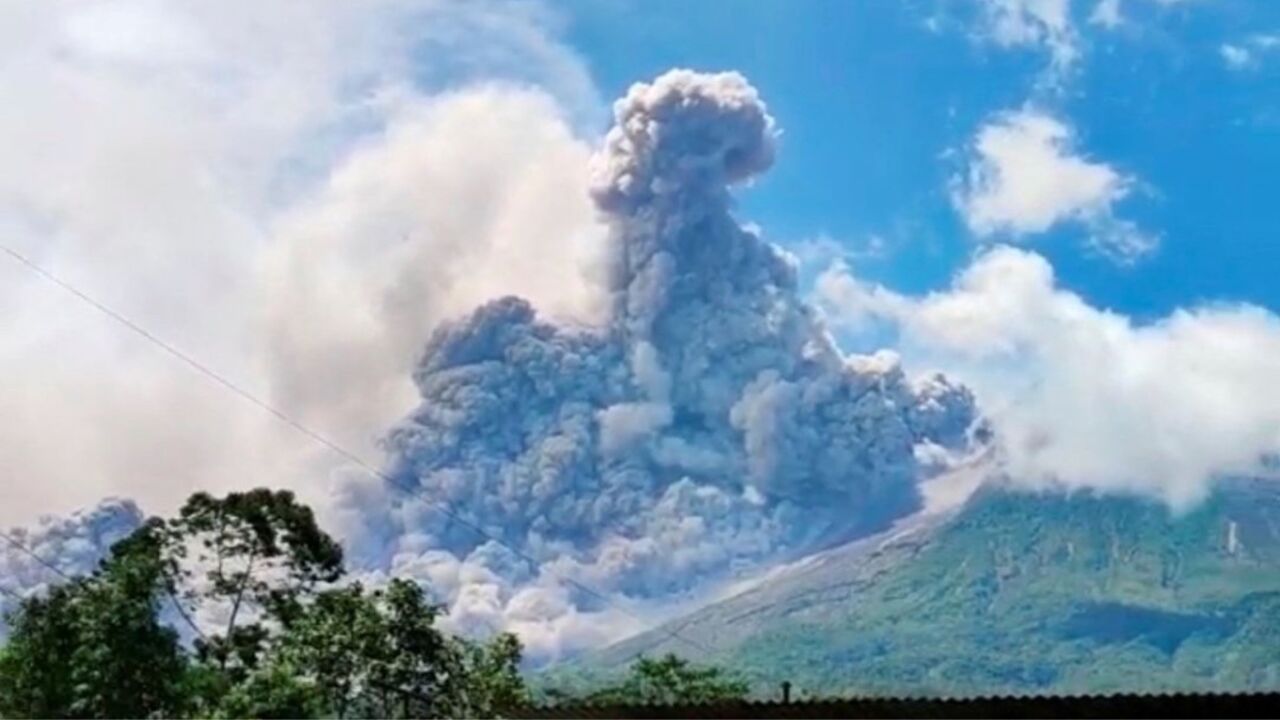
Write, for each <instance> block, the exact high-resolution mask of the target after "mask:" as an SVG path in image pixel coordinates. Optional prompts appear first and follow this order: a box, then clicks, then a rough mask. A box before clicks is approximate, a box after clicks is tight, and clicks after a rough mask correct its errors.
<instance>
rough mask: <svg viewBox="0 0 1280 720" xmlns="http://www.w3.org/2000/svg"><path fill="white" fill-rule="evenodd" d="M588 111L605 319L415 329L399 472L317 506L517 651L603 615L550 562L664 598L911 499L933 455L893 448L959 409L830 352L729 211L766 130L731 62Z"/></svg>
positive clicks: (360, 555) (927, 440)
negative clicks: (610, 121) (413, 399)
mask: <svg viewBox="0 0 1280 720" xmlns="http://www.w3.org/2000/svg"><path fill="white" fill-rule="evenodd" d="M614 111H615V116H616V124H615V126H614V128H613V129H612V130H611V131H610V132H609V134H608V136H607V137H606V139H605V142H604V147H603V149H602V151H601V152H600V153H599V154H598V155H597V157H596V158H595V159H594V161H593V167H592V187H591V195H592V198H593V199H594V201H595V203H596V205H597V207H598V209H599V211H600V212H601V214H602V215H603V217H604V220H605V222H606V223H607V225H608V227H609V238H608V243H609V247H608V248H607V250H608V273H607V274H608V279H607V285H608V296H609V302H610V308H609V313H608V319H607V321H605V322H604V323H603V325H601V326H597V327H567V326H563V325H557V324H553V323H551V322H548V321H546V320H544V319H542V318H540V317H539V315H538V313H537V310H536V309H535V308H534V307H532V306H531V305H530V304H529V303H528V302H526V301H525V300H522V299H520V298H517V297H505V298H500V299H496V300H493V301H491V302H488V303H486V304H484V305H482V306H481V307H479V308H477V309H475V310H474V311H473V312H471V313H470V314H469V315H467V316H466V317H463V318H461V319H458V320H456V321H453V322H450V323H446V324H444V325H442V326H441V327H439V328H438V329H436V330H435V332H434V333H433V334H432V336H431V338H430V340H429V341H428V342H427V345H426V348H425V350H424V352H423V354H422V356H421V361H420V362H419V363H418V365H417V368H416V370H415V371H414V382H415V384H416V386H417V389H418V392H419V393H420V395H421V403H420V404H419V405H418V407H417V409H415V410H413V411H412V412H411V413H410V414H409V416H408V417H406V418H405V419H404V420H403V421H402V422H401V423H399V424H398V425H397V426H396V427H395V428H394V429H393V430H392V431H391V432H390V434H389V435H388V437H387V439H386V449H387V450H388V452H389V455H390V460H389V472H390V473H391V474H392V475H393V476H394V478H395V479H396V480H397V483H398V484H400V485H403V486H406V487H411V488H413V491H412V492H401V491H400V490H398V489H393V488H388V487H383V486H382V484H381V483H380V481H377V480H373V479H362V478H352V480H351V481H350V482H349V483H347V484H346V485H345V487H344V489H343V491H342V492H343V495H342V497H340V498H338V499H337V502H336V505H337V508H338V509H337V510H336V511H335V513H334V516H335V517H336V518H337V519H338V520H339V524H340V525H341V526H342V529H343V531H344V533H345V534H346V535H347V536H348V537H349V538H350V540H351V550H352V553H353V559H355V560H356V561H358V562H359V563H361V564H363V565H365V566H366V567H369V568H375V569H379V570H389V571H391V572H395V573H399V574H411V575H415V576H419V577H421V578H423V579H424V580H427V581H428V582H429V584H430V585H431V586H432V587H433V588H434V589H435V590H436V592H437V593H438V594H439V596H440V599H441V600H442V601H444V602H446V603H448V605H449V606H450V619H451V620H452V621H453V622H455V623H456V624H457V625H458V626H459V627H461V628H463V629H467V630H476V631H483V630H485V629H491V628H495V627H506V628H509V629H514V630H516V631H518V632H521V633H522V634H523V635H524V636H525V640H526V642H527V643H530V645H531V650H532V652H533V653H534V654H535V655H551V654H555V653H557V652H560V651H562V650H564V649H566V648H571V647H573V646H575V645H579V644H582V643H584V642H592V641H595V640H598V639H600V636H601V634H607V633H609V632H617V631H619V630H620V629H623V630H625V628H619V627H617V625H618V621H619V618H618V616H617V614H616V613H615V612H611V611H610V609H609V608H607V607H603V606H602V605H601V604H600V603H599V602H597V601H596V598H593V597H587V596H584V595H583V594H582V593H580V592H575V591H574V588H573V587H572V586H566V585H565V584H563V583H562V582H561V579H562V578H564V577H571V578H573V579H575V580H578V581H580V582H582V583H585V584H588V585H590V586H592V587H594V588H596V589H598V590H600V591H603V592H606V593H610V594H613V595H614V596H615V597H617V598H619V600H620V601H626V600H640V599H651V598H659V597H664V598H670V597H672V596H676V595H678V594H680V593H686V592H688V591H690V590H692V589H694V588H696V587H697V586H699V585H701V584H703V583H705V582H706V581H708V580H709V579H713V578H716V577H726V576H730V575H732V574H733V573H734V572H737V571H741V570H744V569H747V568H750V567H752V566H754V565H757V564H758V563H760V562H761V561H762V560H765V559H767V558H770V557H777V556H779V555H781V554H784V553H788V552H796V551H801V550H804V549H806V548H812V547H814V545H815V543H819V542H823V541H829V540H832V539H835V538H838V537H848V536H851V535H854V534H859V533H865V532H868V531H870V530H873V529H875V528H879V527H883V526H884V525H885V524H887V523H888V522H890V521H891V520H893V519H894V518H896V517H899V516H901V515H903V514H905V513H907V512H910V511H911V510H913V509H915V508H916V507H918V504H919V496H918V490H917V485H918V482H919V480H920V478H921V476H922V474H924V473H925V472H926V468H924V467H922V466H921V464H920V461H918V460H917V457H918V456H919V457H937V456H938V453H937V452H933V453H919V452H918V450H919V449H920V448H922V447H923V448H930V449H933V450H935V451H936V450H937V449H939V448H941V449H944V450H950V451H961V450H963V449H964V447H965V445H966V444H967V443H968V442H970V436H971V434H972V432H971V431H972V430H973V428H974V426H975V424H976V423H975V417H976V412H975V408H974V403H973V399H972V396H971V395H970V394H969V393H968V391H966V390H965V389H963V388H961V387H957V386H954V385H951V384H949V383H948V382H947V381H946V380H945V379H943V378H941V377H932V378H928V379H926V380H924V381H920V382H912V381H910V380H909V379H908V378H907V377H905V376H904V374H903V372H902V371H901V369H900V368H899V366H898V364H897V362H896V360H895V359H894V358H893V357H892V356H891V355H889V354H882V355H877V356H873V357H847V356H844V355H842V354H841V352H840V351H839V349H838V348H837V347H836V346H835V345H834V343H833V342H832V340H831V339H830V337H829V335H828V334H827V332H826V331H825V330H824V328H823V326H822V324H821V321H820V319H819V318H818V316H817V315H816V313H815V311H814V310H813V309H812V308H811V307H810V306H809V305H807V304H806V303H805V302H803V301H802V300H800V299H799V297H798V294H797V279H796V268H795V265H794V263H793V262H792V261H791V260H790V259H789V258H788V256H787V255H786V254H785V253H784V252H782V251H781V250H780V249H778V248H777V247H775V246H774V245H772V244H770V243H768V242H766V241H764V240H763V239H762V238H761V237H759V236H758V235H757V234H755V233H753V232H751V231H749V230H747V229H745V228H744V227H743V226H742V225H741V224H739V223H738V222H737V221H736V220H735V219H734V217H733V215H732V213H731V210H732V201H731V197H730V188H731V187H732V186H733V185H735V184H740V183H745V182H748V181H749V180H750V179H751V178H752V177H754V176H755V175H757V174H758V173H761V172H763V171H765V170H766V169H768V167H769V166H770V164H771V162H772V160H773V156H774V150H775V140H776V135H775V131H774V126H773V120H772V118H771V117H770V116H769V115H768V113H767V112H766V108H765V105H764V104H763V103H762V102H761V101H760V99H759V97H758V96H757V94H756V91H755V90H754V88H752V87H751V86H750V85H749V84H748V83H747V82H746V80H745V79H744V78H743V77H742V76H740V75H738V74H736V73H722V74H715V75H707V74H699V73H694V72H690V71H684V70H677V71H672V72H669V73H667V74H665V75H663V76H662V77H660V78H658V79H657V80H655V81H654V82H653V83H651V84H638V85H636V86H634V87H633V88H632V89H631V90H630V92H629V93H628V94H627V95H626V97H624V98H623V99H622V100H620V101H619V102H618V103H617V104H616V105H615V108H614ZM438 503H443V504H446V505H447V506H448V509H449V512H447V513H446V512H441V511H440V510H439V509H438V506H437V504H438ZM455 518H461V519H462V520H463V522H458V521H456V520H455ZM474 527H480V528H483V529H484V531H485V535H488V536H489V537H485V536H484V535H482V534H480V533H477V532H476V531H475V530H474V529H473V528H474ZM490 538H496V539H498V540H500V542H494V541H493V540H492V539H490ZM503 545H507V546H510V547H512V548H517V549H519V553H514V552H512V551H511V550H508V549H507V548H505V547H503ZM525 558H533V559H535V560H537V562H538V566H537V567H531V566H530V563H529V562H528V561H527V560H526V559H525ZM610 624H612V626H611V627H607V629H606V626H609V625H610Z"/></svg>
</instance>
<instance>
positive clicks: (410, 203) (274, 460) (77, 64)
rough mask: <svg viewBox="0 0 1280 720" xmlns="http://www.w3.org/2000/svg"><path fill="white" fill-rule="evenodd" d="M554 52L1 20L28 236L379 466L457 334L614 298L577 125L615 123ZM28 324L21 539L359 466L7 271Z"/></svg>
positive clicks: (278, 8) (95, 286)
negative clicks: (505, 295)
mask: <svg viewBox="0 0 1280 720" xmlns="http://www.w3.org/2000/svg"><path fill="white" fill-rule="evenodd" d="M556 31H557V21H556V19H555V18H554V16H553V14H552V13H550V12H548V11H546V10H545V8H542V6H540V5H539V4H538V3H506V2H474V3H472V2H468V3H456V2H446V1H440V0H369V1H363V0H361V1H355V0H339V1H335V2H323V3H313V2H305V1H299V0H283V1H281V2H269V3H260V2H248V1H247V0H229V1H227V2H219V3H216V4H199V3H191V4H188V3H169V2H163V1H161V0H104V1H101V2H72V1H62V0H49V1H48V2H38V3H0V102H3V104H4V106H5V107H6V108H8V109H9V111H8V112H5V113H0V239H2V241H3V243H4V244H5V245H6V246H8V247H12V248H14V249H15V250H18V251H19V252H22V253H23V254H25V255H27V256H28V257H30V258H32V259H33V260H34V261H35V262H37V263H39V264H40V265H42V266H44V267H47V268H49V269H51V270H52V271H53V272H55V273H57V274H58V275H60V276H61V277H64V278H65V279H67V280H69V281H70V282H72V283H74V284H75V285H77V286H78V287H80V288H82V289H83V290H84V291H86V292H88V293H89V294H91V295H93V296H95V297H97V298H99V299H101V300H102V301H104V302H106V303H107V304H108V305H111V306H112V307H114V308H116V309H118V310H119V311H121V312H122V313H123V314H125V315H126V316H128V317H130V318H131V319H133V320H135V321H136V322H138V323H139V324H141V325H142V326H144V327H146V328H148V329H149V330H151V331H153V332H154V333H155V334H157V335H159V336H161V337H163V338H165V339H167V340H169V341H171V342H172V343H173V344H175V345H176V346H178V347H179V348H182V349H183V350H184V351H186V352H188V353H189V354H191V355H193V356H195V357H196V358H198V359H199V360H200V361H201V362H203V363H204V364H205V365H207V366H209V367H211V368H213V369H214V370H216V371H218V372H220V373H222V374H223V375H225V376H226V377H228V378H230V379H231V380H232V381H234V382H236V383H238V384H240V385H243V386H245V387H247V388H248V389H249V390H250V391H252V392H254V393H256V394H258V395H259V396H261V397H264V398H267V399H268V400H270V401H271V402H273V403H275V404H277V405H279V406H280V407H282V408H283V409H284V410H285V411H286V412H288V413H290V414H293V415H295V416H297V417H299V418H300V419H301V420H303V421H304V422H306V423H308V424H311V425H312V426H314V427H315V429H317V430H318V431H320V432H322V433H323V434H326V435H329V436H332V437H334V438H335V439H337V440H339V441H341V442H343V443H345V444H348V445H350V446H351V447H352V449H354V450H356V451H358V452H361V453H369V452H370V451H372V450H373V447H374V444H373V440H374V438H376V437H377V436H378V434H380V433H381V432H383V430H384V429H385V422H387V421H389V420H390V419H391V418H394V417H395V416H397V415H398V414H399V413H401V412H403V411H404V410H405V409H406V408H408V407H409V406H410V405H411V404H412V402H413V399H414V393H413V389H412V385H411V383H410V382H409V381H408V379H407V371H408V368H410V367H412V365H413V361H414V359H415V356H416V353H417V347H418V346H419V345H420V344H421V343H422V342H423V341H424V340H425V338H426V337H427V335H428V334H429V333H430V330H431V328H432V326H433V325H434V323H435V322H437V321H438V320H439V318H441V317H443V316H446V315H448V314H449V313H451V312H457V311H460V309H467V308H469V307H470V305H471V304H474V303H475V302H478V301H479V300H480V299H483V296H485V295H486V294H490V293H497V292H498V291H499V289H501V290H502V291H504V292H509V291H510V290H511V289H516V290H518V291H520V292H522V293H525V294H527V295H529V296H530V297H533V298H535V299H537V300H538V301H539V302H540V304H542V305H543V306H544V307H546V308H547V309H548V310H549V311H551V312H553V313H558V312H561V311H563V313H564V314H572V313H573V309H574V308H575V307H578V306H580V305H581V302H580V298H581V296H582V295H583V294H584V293H589V292H590V291H591V290H590V283H588V282H585V281H582V280H580V279H579V278H578V277H577V276H576V275H575V276H574V277H572V278H570V277H568V275H566V273H573V272H574V270H573V268H575V267H576V266H577V258H580V257H583V254H584V253H586V252H588V250H586V249H584V248H588V247H589V246H590V245H591V240H590V237H589V236H590V234H591V233H592V232H593V230H592V222H593V221H592V212H593V211H592V209H591V206H590V203H589V201H588V200H587V199H586V185H587V177H586V170H585V169H584V166H585V163H586V158H587V156H588V154H589V150H588V147H589V142H584V141H582V140H580V139H579V138H577V137H575V134H574V132H573V131H572V130H571V128H574V127H579V126H581V125H583V124H585V123H587V122H590V121H593V120H594V118H595V117H597V116H598V114H599V113H600V112H601V110H602V103H599V102H598V100H597V99H596V97H595V90H594V88H593V87H592V86H591V83H590V78H589V75H588V73H587V72H586V70H585V67H584V66H583V64H582V62H581V61H580V59H578V57H577V56H576V55H575V54H574V53H573V52H571V51H569V50H567V49H566V48H565V47H564V46H563V44H561V43H560V42H559V41H558V40H557V38H556ZM535 85H536V86H537V87H538V88H541V90H534V89H532V86H535ZM458 88H462V89H461V90H459V89H458ZM448 90H453V91H451V92H445V91H448ZM597 106H599V107H597ZM566 108H567V110H566ZM588 116H589V117H588ZM583 262H584V263H586V262H588V261H587V260H585V259H584V260H583ZM561 270H563V272H560V274H557V273H558V272H559V271H561ZM584 272H589V271H588V270H585V269H584ZM0 314H3V316H4V317H5V318H6V326H5V333H4V337H3V338H0V372H2V373H3V374H4V376H5V378H6V390H5V391H4V392H3V393H0V468H3V469H4V471H5V478H6V479H5V480H3V481H0V522H26V521H29V520H30V519H31V518H33V517H36V516H38V515H39V514H40V513H43V512H54V511H60V512H65V511H68V510H71V509H72V508H75V507H79V506H82V505H85V504H88V503H91V502H93V501H95V500H96V499H97V498H100V497H102V496H104V495H125V496H128V497H131V498H134V499H136V500H137V501H138V502H139V503H141V504H142V505H143V506H144V507H145V508H147V510H148V511H151V512H165V511H167V510H169V509H172V508H174V507H175V506H176V504H177V503H178V502H180V501H181V500H182V499H183V498H184V497H185V496H186V495H187V494H188V493H189V492H191V491H192V490H193V489H195V488H204V489H209V490H214V491H216V490H219V489H228V488H230V487H244V486H248V485H258V484H263V483H271V484H296V485H298V486H302V487H300V489H305V486H308V485H311V484H314V483H313V481H311V480H309V479H307V478H312V477H314V473H312V472H309V471H314V470H317V469H321V470H323V468H327V467H330V466H332V465H333V464H334V463H335V462H336V459H335V458H332V457H329V456H327V455H324V453H322V452H317V451H316V450H315V448H314V446H313V444H312V443H310V441H308V440H306V439H305V438H301V437H299V436H298V435H297V434H296V433H294V432H293V431H291V430H289V429H288V428H284V427H281V426H280V425H279V424H278V423H277V422H276V421H274V420H273V419H271V418H269V417H267V416H265V415H264V414H263V413H262V412H261V411H260V410H258V409H256V408H253V407H252V406H250V405H248V404H246V403H244V402H243V401H241V400H239V399H237V398H235V397H234V396H232V395H231V394H230V393H228V392H226V390H225V389H223V388H220V387H218V386H216V385H215V384H213V383H211V382H210V381H209V380H208V379H206V378H203V377H201V376H200V375H198V374H196V373H195V372H192V371H191V370H190V369H189V368H186V367H183V366H182V365H181V364H180V363H177V362H175V361H174V359H173V358H171V357H168V356H166V355H165V354H164V353H162V352H160V351H158V350H157V349H156V348H155V347H153V346H151V345H149V344H148V343H146V342H144V341H142V340H141V339H140V338H138V337H137V336H135V335H132V334H130V333H129V332H128V331H127V330H125V329H124V328H122V327H120V326H118V325H116V324H114V323H112V322H111V321H110V320H108V319H107V318H105V317H103V316H102V315H100V314H98V313H96V312H95V311H93V310H92V309H90V308H89V307H87V306H86V305H85V304H83V303H81V302H79V301H77V300H76V299H74V298H72V297H70V296H69V295H68V294H66V293H65V292H62V291H61V290H59V289H57V288H55V287H53V286H52V285H50V284H48V283H46V282H44V281H42V280H40V279H39V278H37V277H35V276H34V275H32V274H31V273H30V272H28V271H26V270H25V269H23V268H22V267H21V266H19V265H18V264H17V263H15V262H12V261H11V260H10V259H9V258H0ZM393 376H394V377H393ZM366 456H369V455H366ZM372 457H376V455H373V456H372ZM313 463H319V465H318V466H316V465H313ZM319 474H320V475H323V474H324V473H323V472H320V473H319Z"/></svg>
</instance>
